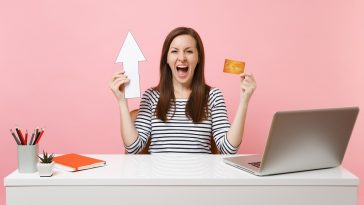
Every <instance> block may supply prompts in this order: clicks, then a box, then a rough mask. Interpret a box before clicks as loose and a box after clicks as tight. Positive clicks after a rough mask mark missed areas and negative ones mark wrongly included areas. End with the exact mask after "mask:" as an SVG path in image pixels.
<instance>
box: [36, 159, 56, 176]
mask: <svg viewBox="0 0 364 205" xmlns="http://www.w3.org/2000/svg"><path fill="white" fill-rule="evenodd" d="M37 167H38V173H39V176H41V177H50V176H52V175H53V167H54V162H52V163H38V164H37Z"/></svg>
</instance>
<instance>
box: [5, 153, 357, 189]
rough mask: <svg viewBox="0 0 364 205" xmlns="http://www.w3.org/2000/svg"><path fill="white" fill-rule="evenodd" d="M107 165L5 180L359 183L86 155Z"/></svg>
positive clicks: (205, 163) (201, 161) (165, 159)
mask: <svg viewBox="0 0 364 205" xmlns="http://www.w3.org/2000/svg"><path fill="white" fill-rule="evenodd" d="M87 156H91V157H95V158H98V159H102V160H105V161H106V163H107V165H106V166H105V167H99V168H94V169H89V170H83V171H79V172H66V171H62V170H57V169H55V171H54V174H53V176H52V177H39V175H38V173H37V172H36V173H33V174H20V173H18V171H17V170H15V171H14V172H13V173H11V174H10V175H8V176H7V177H5V178H4V185H5V186H6V187H12V186H64V185H67V186H87V185H95V186H98V185H100V186H101V185H106V186H113V185H119V186H120V185H177V186H178V185H255V186H256V185H263V186H266V185H296V186H297V185H329V186H330V185H331V186H332V185H339V186H358V184H359V179H358V178H357V177H356V176H354V175H353V174H351V173H350V172H349V171H347V170H346V169H344V168H343V167H337V168H331V169H323V170H315V171H307V172H298V173H290V174H282V175H274V176H265V177H257V176H254V175H252V174H249V173H247V172H244V171H242V170H239V169H237V168H234V167H232V166H230V165H227V164H225V163H224V162H223V161H222V158H223V157H224V155H200V154H155V155H87Z"/></svg>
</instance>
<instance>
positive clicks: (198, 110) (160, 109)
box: [154, 27, 210, 123]
mask: <svg viewBox="0 0 364 205" xmlns="http://www.w3.org/2000/svg"><path fill="white" fill-rule="evenodd" d="M180 35H190V36H192V37H193V38H194V39H195V41H196V48H197V51H198V63H197V65H196V68H195V73H194V75H193V79H192V85H191V90H192V92H191V95H190V97H189V98H188V102H187V105H186V115H187V117H188V118H190V119H192V121H193V122H194V123H198V122H201V121H202V120H204V119H207V117H208V98H209V92H210V86H208V85H207V84H206V82H205V73H204V66H205V51H204V47H203V44H202V40H201V38H200V36H199V35H198V33H197V32H196V31H195V30H193V29H192V28H187V27H178V28H175V29H174V30H172V31H171V32H170V33H169V34H168V35H167V37H166V39H165V41H164V44H163V48H162V55H161V61H160V79H159V84H158V85H157V86H156V87H155V88H154V89H156V90H158V91H159V93H160V97H159V100H158V103H157V108H156V116H157V118H159V119H161V120H162V121H163V122H166V121H167V113H168V111H169V109H170V108H171V107H172V108H173V109H174V111H173V113H174V112H175V102H176V97H175V95H174V89H173V83H172V80H173V76H172V71H171V68H170V67H169V65H168V63H167V56H168V51H169V47H170V45H171V43H172V41H173V39H174V38H175V37H177V36H180Z"/></svg>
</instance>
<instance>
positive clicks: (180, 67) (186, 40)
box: [167, 35, 198, 88]
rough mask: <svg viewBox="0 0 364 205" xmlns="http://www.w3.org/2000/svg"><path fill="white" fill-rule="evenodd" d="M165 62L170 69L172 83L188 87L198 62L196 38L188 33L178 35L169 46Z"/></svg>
mask: <svg viewBox="0 0 364 205" xmlns="http://www.w3.org/2000/svg"><path fill="white" fill-rule="evenodd" d="M167 63H168V65H169V67H170V69H171V70H172V75H173V85H174V86H178V85H182V86H183V87H186V88H190V86H191V82H192V79H193V74H194V72H195V68H196V65H197V63H198V50H197V48H196V40H195V39H194V38H193V37H192V36H190V35H180V36H177V37H175V38H174V39H173V41H172V43H171V45H170V46H169V50H168V56H167Z"/></svg>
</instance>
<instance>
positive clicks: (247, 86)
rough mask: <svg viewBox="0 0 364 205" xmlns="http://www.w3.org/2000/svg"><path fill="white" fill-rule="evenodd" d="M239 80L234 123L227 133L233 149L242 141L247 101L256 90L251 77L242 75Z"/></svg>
mask: <svg viewBox="0 0 364 205" xmlns="http://www.w3.org/2000/svg"><path fill="white" fill-rule="evenodd" d="M240 78H241V80H240V87H241V96H240V102H239V105H238V109H237V112H236V115H235V118H234V121H233V123H232V124H231V127H230V129H229V132H228V133H227V138H228V141H229V142H230V144H231V145H232V146H234V147H238V146H239V145H240V143H241V141H242V138H243V133H244V126H245V118H246V113H247V110H248V104H249V100H250V97H251V96H252V95H253V93H254V90H255V88H256V82H255V79H254V77H253V75H248V74H244V73H243V74H241V75H240Z"/></svg>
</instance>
